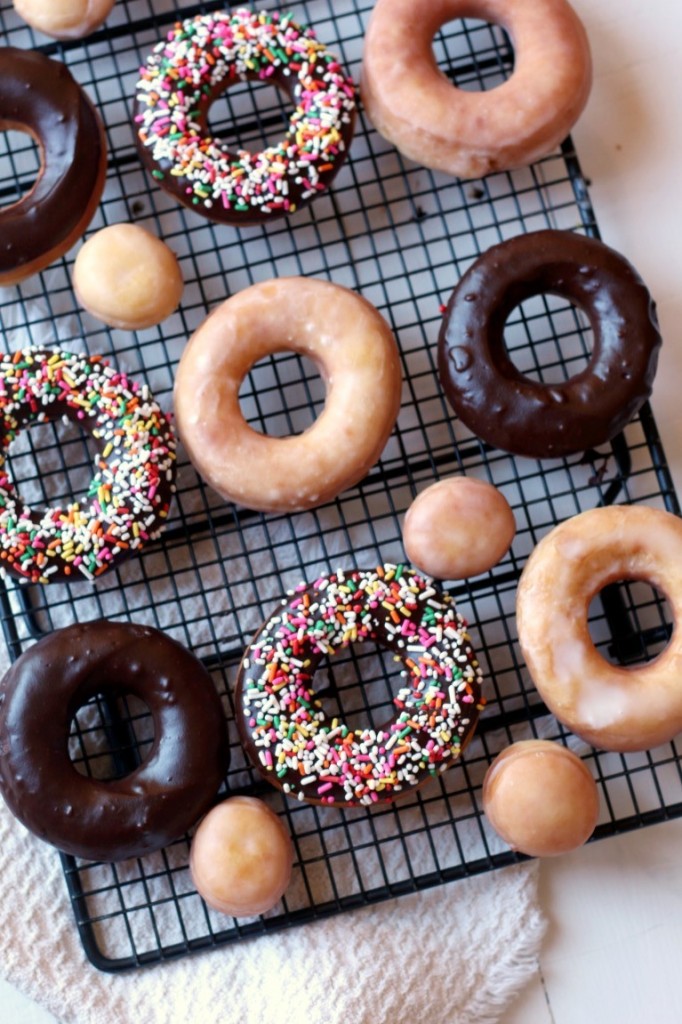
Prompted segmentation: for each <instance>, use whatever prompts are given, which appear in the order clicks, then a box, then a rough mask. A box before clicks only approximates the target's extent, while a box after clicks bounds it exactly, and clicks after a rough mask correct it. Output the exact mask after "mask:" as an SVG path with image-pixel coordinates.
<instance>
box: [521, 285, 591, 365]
mask: <svg viewBox="0 0 682 1024" xmlns="http://www.w3.org/2000/svg"><path fill="white" fill-rule="evenodd" d="M504 345H505V348H506V350H507V354H508V356H509V358H510V359H511V361H512V363H513V364H514V366H515V367H516V369H517V370H518V371H519V373H522V374H523V376H524V377H527V378H528V379H529V380H533V381H537V382H538V383H540V384H564V383H566V381H567V380H570V379H571V378H572V377H576V376H577V375H578V374H580V373H582V372H583V370H585V369H586V367H587V364H588V362H589V360H590V357H591V355H592V349H593V347H594V334H593V331H592V328H591V326H590V322H589V320H588V319H587V317H586V316H585V314H584V313H583V312H582V310H580V309H578V308H577V307H576V306H573V305H571V303H569V302H567V301H566V299H562V298H560V297H559V296H557V295H534V296H532V298H529V299H526V300H525V301H524V302H522V303H521V304H520V305H519V306H517V307H516V308H515V309H513V310H512V311H511V313H510V315H509V317H508V318H507V322H506V324H505V326H504Z"/></svg>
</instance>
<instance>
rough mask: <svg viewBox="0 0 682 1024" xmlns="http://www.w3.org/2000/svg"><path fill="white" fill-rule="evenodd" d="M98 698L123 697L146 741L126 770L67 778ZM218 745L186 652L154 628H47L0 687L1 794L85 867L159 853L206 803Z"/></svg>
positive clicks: (211, 698)
mask: <svg viewBox="0 0 682 1024" xmlns="http://www.w3.org/2000/svg"><path fill="white" fill-rule="evenodd" d="M96 694H106V695H109V696H116V695H124V694H125V695H133V696H135V697H138V698H139V699H140V700H142V701H144V703H145V704H146V705H147V707H148V708H149V710H150V712H151V715H152V720H153V725H154V740H153V743H152V745H151V748H150V749H149V752H148V753H147V754H146V756H145V758H144V760H143V762H142V764H141V765H140V766H139V767H138V768H136V769H135V770H134V771H133V772H132V773H131V774H129V775H126V776H125V777H123V778H120V779H115V780H113V781H108V782H104V781H99V780H97V779H94V778H89V777H85V776H83V775H81V774H79V772H77V771H76V769H75V767H74V765H73V763H72V762H71V760H70V758H69V752H68V740H69V731H70V726H71V722H72V719H73V716H74V715H75V713H76V711H77V710H78V709H79V708H81V707H83V705H84V704H85V703H86V702H87V701H88V700H89V699H90V698H91V697H93V696H95V695H96ZM228 751H229V748H228V745H227V737H226V728H225V718H224V715H223V711H222V707H221V703H220V699H219V697H218V694H217V692H216V690H215V687H214V686H213V683H212V681H211V678H210V676H209V675H208V673H207V672H206V670H205V669H204V667H203V666H202V664H201V662H199V661H198V660H197V659H196V658H195V657H194V656H193V655H192V654H190V652H189V651H187V650H186V649H185V648H184V647H182V646H181V645H180V644H178V643H176V642H175V641H174V640H171V639H170V637H167V636H165V635H164V634H163V633H160V632H159V631H158V630H155V629H151V628H148V627H145V626H138V625H132V624H127V623H119V622H106V621H104V620H101V621H97V622H90V623H87V624H84V625H74V626H68V627H67V628H65V629H60V630H57V631H56V632H54V633H51V634H50V635H49V636H47V637H45V638H44V639H43V640H40V641H39V642H38V643H37V644H35V646H33V647H31V648H29V650H28V651H26V652H25V653H24V654H23V655H22V656H21V657H20V658H19V659H18V661H16V662H15V664H14V665H13V666H12V667H11V668H10V670H9V672H7V674H6V676H5V678H4V679H3V681H2V683H1V684H0V790H1V791H2V795H3V796H4V798H5V801H6V803H7V805H8V807H9V808H10V810H11V811H12V812H13V813H14V814H15V815H16V816H17V818H19V820H20V821H22V822H23V823H24V825H25V826H26V827H27V828H28V829H30V830H31V831H32V832H34V833H35V834H36V835H38V836H40V838H42V839H45V840H46V841H47V842H49V843H52V844H53V845H54V846H56V847H58V849H60V850H62V851H64V852H65V853H70V854H73V855H74V856H78V857H83V858H85V859H88V860H104V861H114V860H124V859H125V858H127V857H137V856H141V855H143V854H146V853H150V852H151V851H153V850H157V849H160V848H161V847H163V846H166V845H167V844H168V843H170V842H171V841H172V840H173V839H176V838H177V837H178V836H180V835H182V833H183V832H185V831H186V830H187V829H188V828H190V826H192V825H193V824H194V823H195V822H196V821H197V820H198V819H199V818H200V817H201V815H202V814H204V812H205V811H207V810H208V808H209V807H210V805H211V803H212V801H213V798H214V796H215V794H216V792H217V790H218V788H219V786H220V784H221V782H222V780H223V778H224V775H225V771H226V770H227V763H228Z"/></svg>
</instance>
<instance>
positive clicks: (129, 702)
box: [69, 693, 154, 782]
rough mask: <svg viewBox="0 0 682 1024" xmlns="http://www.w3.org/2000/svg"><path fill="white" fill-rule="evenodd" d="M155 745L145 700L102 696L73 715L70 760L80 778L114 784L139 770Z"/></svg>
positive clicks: (122, 696) (122, 695) (118, 695)
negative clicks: (81, 776)
mask: <svg viewBox="0 0 682 1024" xmlns="http://www.w3.org/2000/svg"><path fill="white" fill-rule="evenodd" d="M153 742H154V724H153V719H152V716H151V714H150V711H149V708H148V706H147V705H146V704H145V702H144V701H142V700H140V699H139V698H138V697H134V696H133V695H132V694H117V695H116V696H113V695H108V694H106V693H101V694H97V695H96V696H95V697H93V698H92V699H91V700H89V701H88V702H87V704H84V705H83V706H82V707H80V708H79V709H78V710H77V711H76V713H75V715H74V716H73V719H72V721H71V730H70V735H69V757H70V759H71V762H72V764H73V766H74V768H75V769H76V771H77V772H78V773H79V775H84V776H86V777H87V778H93V779H98V780H99V781H100V782H112V781H113V780H114V779H122V778H125V776H126V775H130V774H131V772H133V771H135V769H136V768H138V767H139V766H140V765H141V764H142V762H143V761H144V760H145V758H146V757H147V755H148V753H149V751H150V749H151V746H152V744H153Z"/></svg>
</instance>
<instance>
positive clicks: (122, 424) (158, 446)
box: [0, 348, 176, 583]
mask: <svg viewBox="0 0 682 1024" xmlns="http://www.w3.org/2000/svg"><path fill="white" fill-rule="evenodd" d="M60 418H63V419H64V420H70V421H72V422H74V423H77V424H78V425H79V426H81V427H82V428H83V430H85V431H87V432H88V433H89V434H90V435H91V436H92V437H93V438H94V439H95V441H96V442H97V445H98V448H99V452H98V454H97V456H96V457H95V459H94V464H93V470H94V472H93V475H92V478H91V480H90V484H89V487H88V489H87V493H86V495H85V496H84V498H82V499H81V500H76V501H70V502H68V504H64V505H60V506H52V507H50V508H46V509H42V510H37V509H32V508H29V506H28V505H27V504H26V502H25V501H24V500H23V499H22V498H21V495H20V494H19V493H18V492H17V489H16V486H15V483H14V482H13V481H12V479H11V477H10V473H9V472H8V469H7V465H6V463H7V454H8V451H9V449H10V446H11V444H12V442H13V441H14V439H15V438H16V437H17V435H18V434H19V432H20V431H22V430H25V429H26V428H27V427H30V426H31V425H32V424H34V423H48V422H50V421H54V420H58V419H60ZM175 459H176V456H175V437H174V435H173V431H172V428H171V425H170V423H169V421H168V419H167V418H166V416H165V415H164V413H163V412H162V411H161V408H160V406H159V405H158V403H157V402H156V401H155V400H154V398H153V396H152V395H151V393H150V391H149V387H148V386H147V385H146V384H138V383H136V382H134V381H131V380H130V379H129V378H128V377H127V376H126V375H125V374H124V373H121V372H119V371H118V370H116V369H114V368H113V367H112V366H109V365H108V363H107V362H106V361H105V360H104V359H102V357H101V356H85V355H81V354H79V353H75V352H64V351H62V350H60V349H43V348H26V349H23V350H19V351H17V352H14V353H13V354H10V355H4V356H0V572H3V573H7V574H9V575H11V576H14V577H16V578H17V579H18V580H19V581H20V582H22V583H49V582H55V581H66V580H77V579H86V580H89V581H92V580H94V579H96V578H97V577H98V576H101V575H102V573H104V572H106V571H107V569H111V568H113V567H114V566H116V565H118V564H119V563H120V562H121V561H123V560H124V559H125V558H127V557H128V556H129V555H130V554H132V553H133V552H134V551H136V550H138V549H140V548H141V547H143V546H144V545H145V544H146V543H147V542H148V541H150V540H153V539H155V538H156V537H157V536H158V534H159V532H160V531H161V529H162V527H163V525H164V523H165V521H166V517H167V516H168V510H169V507H170V501H171V496H172V494H173V492H174V490H175Z"/></svg>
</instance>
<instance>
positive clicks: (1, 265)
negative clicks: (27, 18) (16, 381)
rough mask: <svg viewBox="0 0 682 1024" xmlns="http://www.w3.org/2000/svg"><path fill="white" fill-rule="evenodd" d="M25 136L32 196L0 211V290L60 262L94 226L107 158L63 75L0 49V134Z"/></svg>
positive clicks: (50, 64)
mask: <svg viewBox="0 0 682 1024" xmlns="http://www.w3.org/2000/svg"><path fill="white" fill-rule="evenodd" d="M10 129H11V130H14V131H23V132H27V133H28V134H29V135H30V136H31V137H32V138H33V140H34V141H35V142H36V143H37V145H38V147H39V149H40V165H41V166H40V171H39V172H38V178H37V180H36V182H35V184H34V185H33V187H32V188H31V190H30V191H29V192H27V193H26V195H25V196H23V197H22V198H21V199H19V200H18V201H17V202H16V203H13V204H12V205H11V206H3V207H2V208H0V238H2V244H0V285H9V284H16V283H17V282H18V281H23V280H24V278H26V277H29V275H31V274H36V273H37V272H38V271H39V270H42V269H43V267H46V266H47V265H48V264H49V263H52V262H53V261H54V260H56V259H58V258H59V257H60V256H62V255H63V254H64V253H65V252H66V251H67V250H68V249H70V248H71V246H72V245H73V244H74V243H75V242H76V241H77V240H78V239H79V238H80V236H81V235H82V234H83V232H84V231H85V229H86V227H87V226H88V224H89V223H90V221H91V220H92V217H93V215H94V213H95V210H96V209H97V205H98V203H99V201H100V197H101V195H102V189H103V188H104V179H105V176H106V170H107V152H106V142H105V138H104V129H103V127H102V123H101V121H100V119H99V115H98V114H97V112H96V110H95V108H94V107H93V105H92V104H91V103H90V100H89V99H88V98H87V96H86V95H85V93H84V92H83V90H82V89H81V87H80V85H79V84H78V82H76V80H75V79H74V78H72V76H71V74H70V72H69V71H68V69H67V68H66V67H65V66H64V65H63V64H59V63H58V62H57V61H54V60H50V59H49V57H43V55H42V54H40V53H33V52H30V51H27V50H18V49H15V47H13V46H5V47H0V131H8V130H10Z"/></svg>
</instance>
